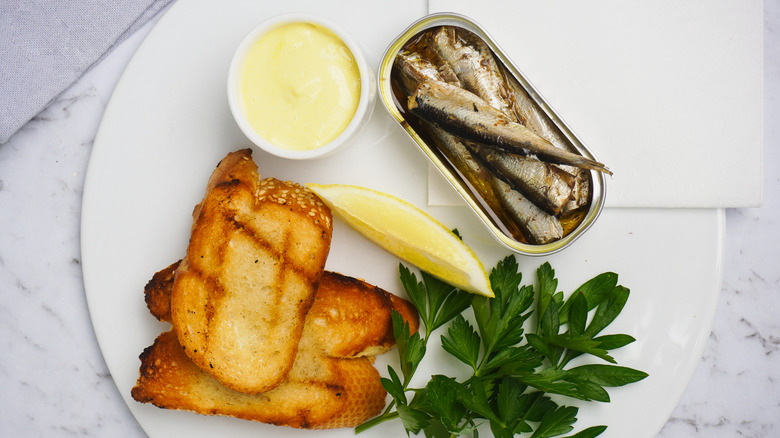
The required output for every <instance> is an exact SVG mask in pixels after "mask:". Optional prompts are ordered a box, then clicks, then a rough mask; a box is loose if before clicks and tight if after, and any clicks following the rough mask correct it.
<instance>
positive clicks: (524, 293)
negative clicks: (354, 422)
mask: <svg viewBox="0 0 780 438" xmlns="http://www.w3.org/2000/svg"><path fill="white" fill-rule="evenodd" d="M399 270H400V277H401V282H402V284H403V285H404V288H405V289H406V292H407V294H408V296H409V299H410V301H411V302H412V303H413V304H414V306H415V307H416V308H417V310H418V312H419V314H420V319H421V321H422V327H423V328H424V330H420V331H418V332H415V333H410V330H409V325H408V324H407V323H405V322H404V321H403V319H402V318H401V316H400V315H399V314H397V313H394V315H393V331H394V334H395V338H396V342H397V346H398V348H397V349H398V355H399V359H400V361H399V363H400V374H399V371H397V370H395V369H394V368H393V367H392V366H388V374H389V376H390V377H389V378H382V385H383V386H384V388H385V390H387V392H388V393H389V394H390V396H391V397H392V401H391V403H390V404H389V405H388V406H387V408H386V409H385V411H384V412H383V413H382V414H381V415H379V416H378V417H376V418H373V419H371V420H369V421H367V422H366V423H364V424H362V425H360V426H358V427H357V428H356V432H361V431H363V430H366V429H369V428H371V427H373V426H376V425H377V424H380V423H382V422H385V421H388V420H393V419H400V420H401V423H402V425H403V427H404V428H405V429H406V432H407V434H410V433H411V434H418V433H420V432H423V433H424V434H425V436H426V437H436V438H438V437H453V436H459V435H472V436H475V437H477V436H478V431H477V428H478V427H479V426H480V425H482V424H484V423H486V422H487V423H488V425H489V427H490V431H491V432H492V434H493V435H494V436H496V437H500V438H502V437H514V436H515V435H518V434H520V435H527V436H530V437H531V438H547V437H556V436H560V435H563V434H566V433H569V432H571V431H572V430H573V429H574V427H573V424H574V423H575V422H576V421H577V417H576V416H577V412H578V408H576V407H573V406H565V405H562V404H559V403H558V402H556V401H554V400H553V398H552V397H551V396H554V395H557V396H568V397H572V398H575V399H579V400H586V401H591V400H592V401H600V402H609V394H608V393H607V391H606V389H605V387H615V386H623V385H626V384H629V383H634V382H637V381H639V380H642V379H644V378H645V377H647V374H646V373H644V372H642V371H639V370H635V369H632V368H627V367H622V366H618V365H617V364H616V362H615V359H614V358H613V357H612V356H610V354H609V351H610V350H614V349H617V348H620V347H623V346H626V345H628V344H630V343H632V342H634V338H633V337H631V336H629V335H625V334H611V335H601V336H599V334H600V333H601V332H602V331H603V330H604V329H605V328H606V327H607V326H609V324H611V323H612V322H613V321H614V320H615V318H616V317H617V316H618V315H619V314H620V312H621V311H622V310H623V307H624V306H625V304H626V301H627V300H628V296H629V290H628V289H627V288H625V287H623V286H620V285H618V283H617V282H618V276H617V274H614V273H611V272H607V273H603V274H600V275H598V276H596V277H594V278H592V279H591V280H589V281H587V282H586V283H584V284H583V285H582V286H580V287H579V288H577V289H576V290H575V291H574V293H572V294H571V295H570V296H569V297H568V299H565V300H564V294H563V292H561V291H558V290H557V288H558V280H557V279H556V278H555V271H554V270H553V269H552V267H551V266H550V264H549V263H544V264H543V265H541V266H540V267H539V268H538V269H537V271H536V276H537V282H536V287H534V286H532V285H521V282H522V274H521V273H520V272H519V267H518V264H517V260H516V259H515V257H513V256H508V257H506V258H505V259H503V260H501V261H500V262H499V263H498V264H497V265H496V267H495V268H493V270H492V271H491V273H490V282H491V286H492V288H493V292H494V293H495V297H493V298H488V297H484V296H476V295H473V294H470V293H468V292H465V291H462V290H459V289H457V288H454V287H452V286H450V285H448V284H446V283H444V282H442V281H440V280H438V279H436V278H435V277H433V276H431V275H429V274H427V273H426V272H421V273H420V275H421V278H422V281H418V280H417V277H416V276H415V274H413V273H412V272H411V271H410V270H409V269H408V268H406V267H405V266H403V265H400V268H399ZM469 307H471V309H472V313H473V319H472V320H469V319H467V318H466V316H464V310H466V309H467V308H469ZM532 317H535V318H534V320H531V318H532ZM447 323H449V326H448V327H447V329H446V334H443V335H441V346H442V348H443V349H444V350H445V351H446V352H447V353H449V354H450V355H452V356H453V357H454V358H455V359H457V360H458V361H460V362H462V363H463V364H464V365H465V366H467V367H468V368H470V373H471V377H469V378H468V379H466V380H463V381H458V380H457V379H456V378H453V377H448V376H444V375H438V374H437V375H433V376H432V377H431V379H430V381H428V383H427V384H426V386H425V387H423V388H412V387H410V384H411V381H412V377H413V376H414V374H415V372H416V370H417V367H418V365H419V364H420V362H421V361H422V359H423V357H424V356H425V353H426V350H427V347H428V341H429V339H430V337H431V336H432V334H433V332H434V331H435V330H436V329H438V328H440V327H442V326H444V325H445V324H447ZM527 326H531V327H533V328H534V332H533V333H530V332H529V333H526V331H525V327H527ZM583 354H588V355H591V356H595V357H596V358H598V359H601V361H602V362H606V363H589V364H585V365H579V366H574V367H569V366H568V365H569V364H570V363H571V361H572V360H573V359H575V358H577V357H579V356H582V355H583ZM556 399H560V397H557V398H556ZM604 430H606V426H594V427H590V428H587V429H584V430H582V431H580V432H578V433H575V434H574V435H569V436H568V438H591V437H596V436H598V435H600V434H601V433H602V432H604Z"/></svg>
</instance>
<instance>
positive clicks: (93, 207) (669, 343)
mask: <svg viewBox="0 0 780 438" xmlns="http://www.w3.org/2000/svg"><path fill="white" fill-rule="evenodd" d="M386 3H388V4H383V3H374V2H365V1H362V0H351V1H348V2H343V3H341V4H342V5H344V6H343V8H341V9H340V10H349V11H351V15H350V16H353V17H355V16H356V17H366V18H365V19H362V20H347V19H346V18H345V17H344V16H343V14H341V13H340V12H338V11H335V10H332V8H328V7H327V6H326V5H325V4H324V3H323V4H320V3H318V2H316V1H312V2H299V3H298V6H299V8H298V9H300V10H306V11H308V12H311V13H315V14H320V15H322V16H324V17H326V18H328V19H331V20H333V21H336V22H339V23H341V24H342V25H343V26H344V27H345V28H346V29H347V30H348V31H350V32H353V33H354V35H355V36H356V38H357V39H358V40H360V41H361V42H362V43H363V44H364V46H365V49H366V53H367V55H368V57H369V62H372V63H373V65H376V62H378V59H379V57H380V56H381V53H382V52H383V50H384V48H385V45H386V44H387V43H388V42H389V41H391V40H392V39H393V38H394V37H395V36H397V34H398V33H400V32H401V31H402V30H403V29H404V28H405V27H406V26H407V25H408V24H409V23H411V22H412V21H413V20H415V19H416V18H418V17H420V16H422V15H424V14H425V13H426V11H425V2H418V3H415V4H414V5H416V6H414V7H410V8H403V10H400V8H398V6H393V5H392V4H390V3H389V2H386ZM377 8H384V10H379V11H377ZM289 10H291V8H290V6H289V5H288V6H287V7H286V8H284V9H283V6H281V5H278V4H270V3H265V2H262V4H261V2H256V1H252V0H247V1H239V2H234V3H230V4H229V5H226V4H224V3H223V2H219V3H217V2H209V1H206V0H199V1H191V0H190V1H187V2H178V3H177V4H175V5H174V6H173V7H172V8H171V10H170V11H169V12H168V13H167V14H166V16H165V17H163V18H162V19H161V20H160V22H159V23H158V25H157V26H156V28H155V29H153V31H152V32H151V33H150V35H149V36H148V38H147V39H146V41H145V42H144V43H143V45H142V46H141V48H140V49H139V50H138V52H137V54H136V55H135V57H134V58H133V60H132V61H131V63H130V65H129V66H128V68H127V70H126V71H125V73H124V75H123V76H122V78H121V80H120V82H119V84H118V86H117V88H116V91H115V93H114V95H113V97H112V98H111V102H110V103H109V105H108V108H107V109H106V112H105V115H104V118H103V121H102V124H101V127H100V131H99V133H98V136H97V138H96V140H95V144H94V146H93V150H92V156H91V158H90V163H89V169H88V174H87V180H86V186H85V189H84V200H83V209H82V260H83V270H84V283H85V287H86V294H87V299H88V303H89V308H90V313H91V316H92V322H93V325H94V328H95V332H96V334H97V338H98V341H99V343H100V347H101V350H102V352H103V355H104V357H105V360H106V363H107V364H108V367H109V370H110V371H111V374H112V376H113V378H114V380H115V382H116V385H117V386H118V388H119V391H120V392H121V394H122V396H123V397H124V398H125V400H126V402H127V405H128V406H129V408H130V410H131V411H132V412H133V414H134V415H135V416H136V418H137V419H138V421H139V422H140V424H141V425H142V426H143V428H144V430H145V431H146V432H147V433H148V434H149V435H150V436H151V437H167V436H173V435H175V436H188V437H190V438H195V437H210V436H215V434H217V435H219V436H224V435H226V434H229V435H230V436H234V437H241V436H247V437H249V436H252V437H256V436H258V434H261V435H262V434H263V433H273V434H274V435H278V436H318V437H326V436H327V437H331V436H332V437H341V436H343V437H347V436H352V435H353V432H352V431H351V430H349V429H342V430H336V431H321V432H308V431H299V430H295V429H288V428H280V427H274V426H269V425H265V424H259V423H254V422H249V421H242V420H236V419H232V418H218V417H207V416H199V415H196V414H192V413H189V412H173V411H166V410H162V409H158V408H155V407H154V406H151V405H145V404H140V403H137V402H135V401H133V400H132V399H131V398H130V389H131V388H132V386H133V385H134V384H135V381H136V378H137V376H138V366H139V364H140V363H139V360H138V355H139V354H140V353H141V351H142V350H143V349H144V348H145V347H146V346H148V345H150V344H151V343H152V341H153V340H154V338H155V337H156V336H157V335H158V334H159V333H160V332H161V331H163V330H165V329H166V328H167V324H162V323H159V322H157V321H156V320H155V319H154V318H152V317H151V316H150V315H149V313H148V311H147V309H146V307H145V304H144V300H143V287H144V285H145V283H146V282H147V281H148V280H149V278H150V277H151V275H152V274H153V273H154V272H156V271H157V270H159V269H162V268H163V267H165V266H167V265H168V264H169V263H171V262H173V261H175V260H177V259H178V258H180V257H181V256H182V255H183V253H184V250H185V247H186V244H187V239H188V237H189V227H190V223H191V218H190V213H191V211H192V208H193V206H194V205H195V204H196V203H197V202H198V201H199V200H200V198H201V197H202V195H203V190H204V187H205V184H206V180H207V178H208V176H209V175H210V173H211V171H212V170H213V168H214V166H215V165H216V164H217V162H218V161H219V160H220V159H221V158H222V157H223V156H224V155H225V154H226V153H227V152H229V151H231V150H235V149H238V148H242V147H248V145H249V142H248V141H247V140H246V139H245V138H244V137H243V135H242V134H241V133H240V131H239V129H238V128H237V127H236V125H235V123H234V122H233V120H232V119H231V116H230V112H229V110H228V106H227V100H226V97H225V75H226V72H227V66H228V64H229V61H230V57H231V54H232V50H233V48H234V47H235V45H236V44H237V43H238V41H239V40H240V39H241V37H242V36H243V35H244V33H245V32H246V31H247V30H248V29H249V28H251V27H252V26H253V25H255V24H257V23H258V22H260V21H262V20H263V19H265V18H268V17H270V16H272V15H275V14H277V13H281V12H287V11H289ZM379 17H381V19H380V18H379ZM594 147H595V146H594ZM255 160H256V161H257V162H258V164H259V167H260V171H261V174H262V175H264V176H274V177H277V178H280V179H289V180H294V181H297V182H301V183H305V182H319V183H352V184H361V185H365V186H368V187H372V188H375V189H378V190H382V191H385V192H389V193H392V194H395V195H397V196H400V197H402V198H404V199H406V200H408V201H410V202H412V203H414V204H415V205H417V206H419V207H421V208H423V209H425V210H427V211H429V212H430V213H431V214H433V215H434V216H436V217H437V218H439V219H440V220H441V221H442V222H444V223H445V224H446V225H448V226H450V227H457V228H458V229H459V230H460V231H461V232H462V234H463V235H464V240H465V241H466V242H467V243H468V244H469V245H470V246H472V247H473V248H474V250H475V251H476V252H477V254H478V255H479V256H480V258H481V259H482V260H483V262H484V263H485V265H486V266H493V264H494V263H495V262H496V261H497V260H499V259H500V258H503V257H504V256H505V255H506V254H507V252H506V250H504V249H503V248H502V247H500V246H499V245H498V244H496V243H494V241H493V240H492V238H491V237H490V236H489V235H488V233H487V231H485V230H483V229H482V228H481V226H480V225H479V223H478V222H477V221H476V219H474V218H473V217H472V216H471V214H470V213H469V212H468V210H467V209H466V208H465V207H427V206H426V202H425V201H426V200H425V193H426V180H427V166H428V165H427V163H426V162H425V159H424V158H423V156H422V155H421V154H420V153H419V152H418V151H417V149H416V146H415V145H414V144H413V143H412V141H411V140H409V139H408V138H407V137H406V136H405V134H404V133H403V131H402V130H401V128H400V127H398V126H396V125H394V122H393V121H392V120H391V118H390V117H389V116H388V115H387V114H386V113H385V112H384V111H383V110H381V108H377V111H375V114H374V117H373V119H372V120H371V121H370V122H369V124H368V125H367V126H366V129H364V130H363V132H362V133H361V138H360V139H358V141H357V144H355V145H354V146H353V147H352V148H350V149H349V150H347V151H345V152H344V153H341V154H339V155H336V156H334V157H330V158H326V159H323V160H320V161H313V162H297V161H296V162H292V161H284V160H281V159H275V158H271V157H270V156H268V155H264V154H263V153H260V152H255ZM723 230H724V215H723V212H722V211H721V210H634V209H607V210H605V211H604V213H603V214H602V216H601V218H600V219H599V221H598V222H597V223H596V224H595V225H594V227H593V228H592V229H591V230H590V231H589V232H588V233H587V234H586V235H585V236H583V238H582V239H581V240H579V241H578V242H576V243H575V244H574V245H573V246H572V247H571V248H569V249H567V250H566V251H564V252H563V253H562V254H558V255H555V256H553V257H550V258H549V259H548V260H549V261H550V262H551V263H552V265H553V267H554V268H555V269H556V272H557V273H558V276H559V280H560V283H559V285H560V287H561V289H562V290H564V291H567V292H568V291H571V289H572V288H574V287H576V286H578V285H579V284H581V283H582V282H584V281H585V280H587V279H589V278H591V277H592V276H594V275H596V274H599V273H601V272H604V271H614V272H617V273H619V274H620V282H621V284H623V285H625V286H627V287H629V288H630V289H631V291H632V294H631V298H630V300H629V302H628V305H627V307H626V309H625V310H624V312H623V314H622V315H621V316H620V318H619V319H618V320H617V321H616V322H615V323H614V324H613V326H611V327H610V329H609V331H610V332H612V333H616V332H621V333H628V334H631V335H633V336H634V337H636V338H637V339H638V341H637V342H636V343H635V344H632V345H631V346H629V347H626V348H624V349H622V350H617V351H616V352H615V353H616V354H615V356H616V359H618V361H619V362H620V363H621V364H622V365H626V366H631V367H635V368H639V369H642V370H644V371H647V372H648V373H650V377H649V378H648V379H646V380H645V381H643V382H640V383H637V384H634V385H630V386H628V387H624V388H618V389H614V390H612V391H610V394H611V395H612V402H611V403H609V404H596V403H589V404H587V406H584V407H583V408H582V409H581V410H580V415H579V417H580V420H579V421H578V423H577V426H578V429H580V428H584V427H586V426H591V425H596V424H606V425H609V429H608V430H607V432H606V433H605V434H604V435H603V436H604V437H625V436H632V437H639V438H642V437H653V436H655V434H656V433H657V432H658V430H660V428H661V427H662V426H663V424H664V423H665V422H666V420H667V418H668V416H669V414H670V413H671V411H672V410H673V408H674V407H675V405H676V403H677V401H678V399H679V397H680V395H681V394H682V392H683V390H684V389H685V386H686V385H687V383H688V380H689V378H690V376H691V374H692V373H693V370H694V368H695V367H696V364H697V363H698V361H699V359H700V356H701V352H702V349H703V346H704V344H705V342H706V340H707V337H708V335H709V329H710V324H711V321H712V318H713V315H714V311H715V305H716V302H717V297H718V293H719V291H720V279H721V254H722V248H721V244H722V240H723V239H722V237H723ZM543 261H544V259H539V258H520V264H521V268H522V270H523V272H524V273H525V274H526V277H525V278H526V281H528V282H530V281H533V278H534V277H533V275H534V271H535V269H536V268H537V267H538V266H539V265H540V264H541V263H542V262H543ZM397 265H398V260H397V259H395V258H393V257H392V256H390V255H388V254H387V253H385V252H383V251H382V250H380V249H378V248H377V247H375V246H373V245H372V244H370V243H368V242H367V241H366V240H365V239H363V238H362V237H360V236H359V235H357V234H356V233H355V232H353V231H352V230H351V229H349V228H348V227H346V226H344V225H343V224H342V223H340V222H336V225H335V230H334V240H333V244H332V250H331V255H330V257H329V259H328V268H329V269H331V270H335V271H340V272H342V273H344V274H348V275H353V276H359V277H363V278H365V279H367V280H368V281H370V282H372V283H375V284H377V285H380V286H382V287H384V288H386V289H388V290H391V291H393V292H396V293H399V294H401V295H403V292H402V290H401V286H400V283H399V281H398V279H397ZM437 338H438V337H437ZM433 350H434V351H436V350H437V349H436V348H433ZM429 356H430V357H429V358H428V359H427V360H426V361H425V362H424V363H423V364H422V365H421V368H420V370H419V373H418V374H419V379H420V381H421V382H422V379H424V378H425V377H426V376H427V375H429V374H430V373H433V372H436V373H458V372H459V371H460V369H459V368H458V365H457V364H455V363H454V361H452V360H448V359H445V358H444V355H441V354H438V353H435V352H432V353H431V354H429ZM394 361H395V355H394V353H393V352H391V353H390V354H387V355H385V356H383V357H381V358H380V359H379V360H378V361H377V364H376V365H377V367H378V368H379V370H380V372H382V373H383V374H384V373H385V368H386V364H387V363H393V362H394ZM650 407H652V408H650ZM402 433H403V431H402V428H401V426H400V423H398V422H390V423H385V424H383V425H382V426H380V427H377V428H375V429H372V430H371V431H369V432H367V433H365V434H364V435H363V436H366V437H373V436H387V435H388V434H392V435H396V436H400V435H401V434H402Z"/></svg>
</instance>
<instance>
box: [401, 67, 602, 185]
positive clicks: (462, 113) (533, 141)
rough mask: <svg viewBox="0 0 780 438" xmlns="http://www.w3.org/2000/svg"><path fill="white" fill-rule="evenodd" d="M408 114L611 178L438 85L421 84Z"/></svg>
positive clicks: (479, 102) (481, 103)
mask: <svg viewBox="0 0 780 438" xmlns="http://www.w3.org/2000/svg"><path fill="white" fill-rule="evenodd" d="M407 107H408V108H409V110H410V111H412V112H414V113H415V114H417V115H419V116H420V117H421V118H423V119H425V120H428V121H429V122H432V123H438V124H439V125H441V126H442V127H443V128H445V129H447V130H448V131H450V132H451V133H453V134H456V135H459V136H460V137H463V138H465V139H468V140H472V141H477V142H482V143H487V144H490V145H495V146H496V147H499V148H501V149H503V150H506V151H507V152H511V153H515V154H519V155H536V156H538V157H539V159H541V160H543V161H548V162H552V163H560V164H569V165H572V166H575V167H580V168H584V169H591V170H597V171H599V172H604V173H608V174H610V175H611V174H612V172H610V171H609V169H607V167H606V166H604V164H602V163H599V162H597V161H594V160H591V159H589V158H586V157H583V156H581V155H578V154H575V153H572V152H569V151H566V150H563V149H559V148H556V147H555V146H553V145H552V144H550V142H548V141H547V140H544V139H543V138H541V137H539V136H538V135H536V134H535V133H534V132H533V131H531V130H530V129H528V128H526V127H525V126H523V125H521V124H519V123H516V122H514V121H512V120H511V119H509V117H507V116H506V115H505V114H504V113H502V112H501V111H499V110H497V109H495V108H493V107H492V106H490V105H489V104H488V103H487V102H486V101H485V100H484V99H482V98H480V97H479V96H477V95H476V94H474V93H471V92H469V91H467V90H464V89H463V88H460V87H457V86H454V85H451V84H447V83H444V82H438V81H427V82H423V83H421V84H420V85H419V86H418V87H417V89H416V90H415V92H414V94H412V95H411V96H410V97H409V99H408V103H407Z"/></svg>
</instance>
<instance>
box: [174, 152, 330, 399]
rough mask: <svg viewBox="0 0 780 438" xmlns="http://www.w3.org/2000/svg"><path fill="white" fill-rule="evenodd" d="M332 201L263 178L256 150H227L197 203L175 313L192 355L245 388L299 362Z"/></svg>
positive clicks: (268, 382) (262, 384) (265, 383)
mask: <svg viewBox="0 0 780 438" xmlns="http://www.w3.org/2000/svg"><path fill="white" fill-rule="evenodd" d="M331 234H332V217H331V213H330V210H329V209H328V208H327V207H326V206H325V205H324V204H323V203H322V201H320V200H319V198H317V197H316V195H314V194H313V193H312V192H311V191H309V190H308V189H306V188H305V187H302V186H299V185H297V184H294V183H291V182H282V181H279V180H276V179H273V178H267V179H264V180H262V181H261V180H260V179H259V175H258V172H257V166H256V165H255V163H254V161H252V159H251V150H248V149H245V150H241V151H237V152H232V153H230V154H228V155H227V156H226V157H225V158H224V159H223V160H222V161H221V162H220V163H219V165H218V166H217V168H216V170H215V171H214V172H213V174H212V176H211V178H210V179H209V182H208V185H207V189H206V195H205V196H204V198H203V200H202V202H201V203H200V204H198V206H196V208H195V210H194V212H193V224H192V232H191V237H190V242H189V246H188V248H187V253H186V256H185V257H184V259H183V260H182V262H181V263H180V264H179V266H178V268H177V269H176V274H175V278H174V284H173V289H172V291H171V304H170V310H171V323H172V324H173V327H174V329H175V332H176V334H177V335H178V339H179V342H180V343H181V345H182V347H183V348H184V351H185V352H186V354H187V356H189V357H190V359H192V361H193V362H194V363H195V365H197V367H199V368H201V369H203V370H206V372H208V373H209V374H211V375H212V376H213V377H214V378H216V379H217V380H218V381H220V382H222V383H223V384H224V385H225V386H227V387H229V388H231V389H234V390H236V391H241V392H245V393H261V392H266V391H269V390H270V389H273V388H274V387H276V386H277V385H278V384H279V383H280V382H281V381H282V380H283V379H284V378H285V376H286V375H287V373H288V372H289V371H290V368H291V367H292V365H293V360H294V358H295V356H296V353H297V348H298V342H299V340H300V337H301V333H302V330H303V324H304V319H305V317H306V313H307V312H308V310H309V307H310V306H311V304H312V302H313V300H314V293H315V291H316V288H317V284H318V283H319V281H320V278H321V276H322V272H323V268H324V266H325V260H326V258H327V255H328V252H329V250H330V240H331Z"/></svg>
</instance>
